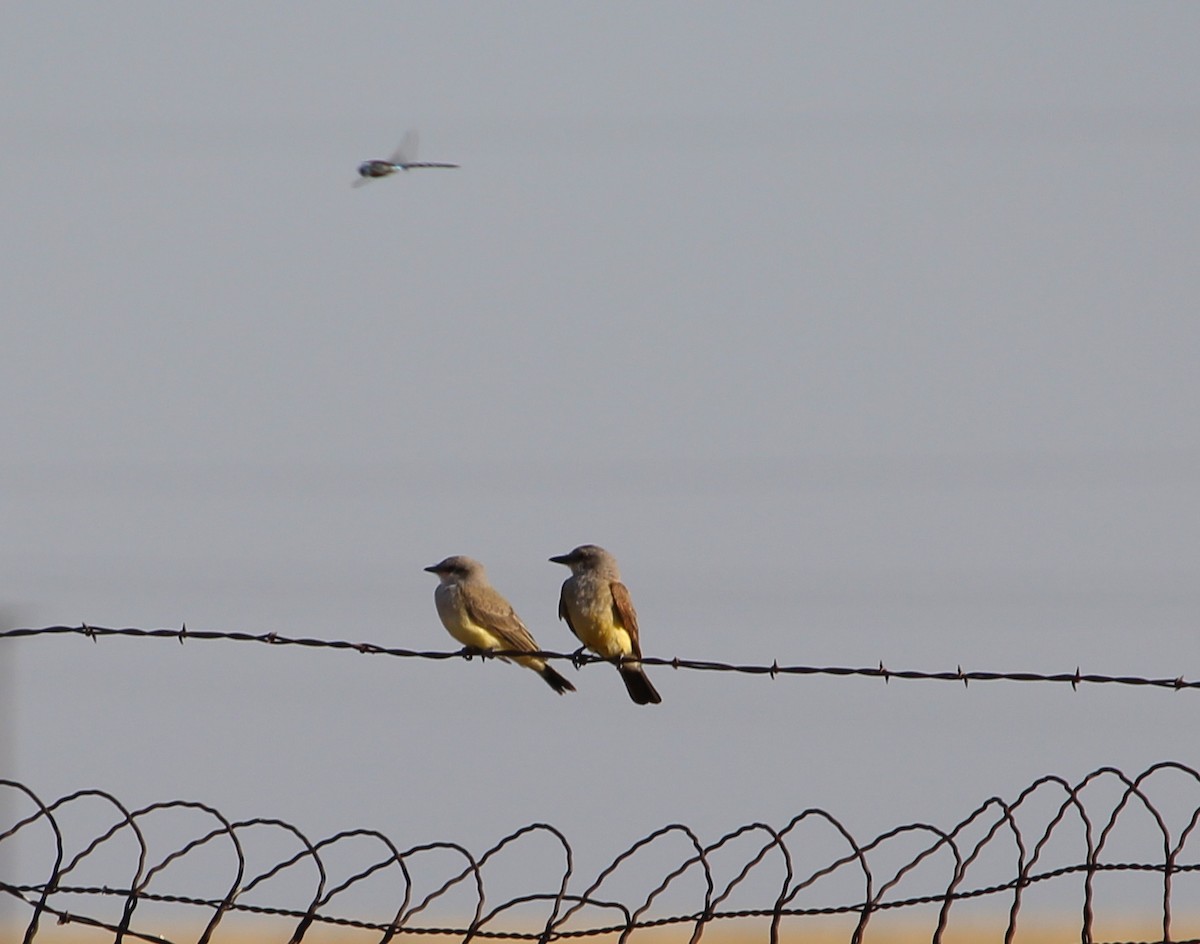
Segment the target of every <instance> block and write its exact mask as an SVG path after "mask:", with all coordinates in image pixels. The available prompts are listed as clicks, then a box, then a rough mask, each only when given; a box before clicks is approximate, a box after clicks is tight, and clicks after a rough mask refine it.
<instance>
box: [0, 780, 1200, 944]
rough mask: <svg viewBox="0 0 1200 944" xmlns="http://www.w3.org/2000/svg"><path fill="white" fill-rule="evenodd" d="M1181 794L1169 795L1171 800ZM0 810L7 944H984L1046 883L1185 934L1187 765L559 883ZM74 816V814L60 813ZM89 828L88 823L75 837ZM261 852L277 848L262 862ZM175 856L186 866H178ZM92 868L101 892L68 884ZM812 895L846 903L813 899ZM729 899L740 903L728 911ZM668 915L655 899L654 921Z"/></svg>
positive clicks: (678, 830) (332, 843)
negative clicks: (237, 927)
mask: <svg viewBox="0 0 1200 944" xmlns="http://www.w3.org/2000/svg"><path fill="white" fill-rule="evenodd" d="M1181 788H1182V789H1181ZM1181 795H1186V796H1187V797H1189V799H1187V801H1186V802H1185V803H1183V804H1180V803H1179V802H1178V798H1179V797H1180V796H1181ZM0 801H3V802H0V811H3V810H10V811H12V813H11V819H10V820H8V821H4V820H0V827H2V828H0V854H2V853H3V852H4V848H5V846H6V845H9V846H11V845H13V844H15V843H16V842H17V841H22V842H23V843H24V844H25V846H26V847H28V848H29V849H31V850H32V852H30V853H29V854H27V855H25V856H24V859H25V860H26V861H28V862H29V863H30V864H29V865H27V866H23V867H22V868H23V869H27V870H28V871H30V872H37V873H38V874H37V875H17V874H15V869H16V866H15V865H10V866H8V867H7V868H6V871H7V873H8V874H4V875H0V894H2V895H3V896H5V897H7V898H9V899H10V900H11V901H13V902H16V903H19V904H18V907H20V908H21V909H22V911H23V913H24V915H25V917H23V918H22V924H21V927H22V928H23V932H22V933H23V937H22V940H23V942H24V944H33V942H35V941H36V940H37V939H38V936H39V932H40V931H44V929H45V928H47V927H51V928H53V927H54V926H55V925H57V924H68V925H72V926H74V927H76V928H80V927H84V928H90V929H95V930H96V931H97V932H103V933H105V934H106V935H110V936H111V939H113V940H115V941H116V942H118V944H121V942H123V941H154V942H160V944H161V942H169V944H184V942H185V941H195V942H197V944H208V942H209V941H211V940H213V938H214V935H215V934H216V932H217V929H218V927H219V926H220V925H221V924H222V922H223V921H225V922H227V926H228V925H229V924H231V923H236V921H237V920H238V919H239V918H251V917H252V918H254V919H256V920H261V921H266V922H267V923H265V924H261V925H257V926H256V927H257V928H258V930H257V932H256V934H255V935H254V938H253V939H254V940H256V941H263V942H268V941H271V942H274V941H278V942H280V944H282V942H285V941H286V942H289V944H299V942H301V941H304V940H305V939H306V938H308V939H309V940H310V941H311V940H313V939H315V938H318V937H319V938H320V939H321V940H329V939H330V934H331V933H332V932H334V931H336V932H337V933H340V934H352V935H355V936H354V937H353V938H352V939H354V940H372V941H379V942H381V944H386V942H389V941H392V940H395V939H397V938H412V937H415V936H421V937H424V938H434V939H451V940H460V941H464V942H465V941H473V940H500V941H546V942H549V941H570V940H576V939H592V938H608V939H616V940H619V941H626V940H628V939H630V937H631V936H633V935H635V934H637V936H638V937H639V939H640V937H641V934H639V933H638V932H644V931H648V930H649V929H656V928H657V929H667V930H669V931H671V930H673V931H674V934H673V935H672V937H671V939H674V940H684V939H685V938H686V939H687V940H688V941H690V942H692V944H695V942H697V941H699V940H700V939H701V937H702V936H703V935H704V933H705V932H706V930H708V929H710V928H713V927H714V926H721V927H722V929H725V928H728V929H730V930H733V929H738V930H739V931H740V932H741V934H740V936H739V939H740V940H770V941H772V942H778V941H780V940H786V939H791V938H799V937H800V936H804V937H805V938H806V939H813V934H811V933H810V932H811V931H812V930H813V929H815V928H817V927H824V928H829V927H830V924H829V922H834V923H835V924H836V926H837V927H838V928H839V929H841V936H840V937H839V938H837V939H839V940H847V941H851V942H853V944H860V942H862V941H863V940H864V936H865V935H866V933H867V929H868V926H869V925H870V924H871V922H872V921H875V922H876V923H878V922H879V921H880V920H887V916H888V915H900V916H903V917H905V918H911V919H912V921H911V922H910V924H909V928H910V930H911V929H912V928H913V927H920V929H921V931H920V933H921V935H922V937H923V938H924V939H928V940H932V941H934V942H935V944H938V942H942V941H944V940H945V939H946V938H947V937H948V936H950V935H952V929H954V928H956V923H957V924H962V923H963V921H966V922H967V923H968V924H969V925H970V926H971V927H972V928H975V929H977V927H978V926H977V921H978V916H977V914H976V913H975V912H973V911H971V910H970V909H971V908H972V907H974V906H975V905H977V904H979V903H986V904H988V905H990V907H991V913H992V914H993V915H999V919H998V921H997V923H996V925H995V927H994V930H993V931H992V932H991V933H990V934H988V935H987V936H986V938H984V939H987V940H995V941H999V940H1004V941H1005V942H1011V941H1018V940H1022V939H1024V938H1023V936H1022V935H1023V934H1024V933H1025V932H1027V931H1028V930H1029V928H1030V927H1032V926H1033V924H1032V923H1031V922H1032V919H1030V920H1026V918H1025V917H1024V915H1023V909H1025V906H1026V905H1027V903H1028V902H1029V901H1030V899H1031V897H1035V896H1036V895H1037V893H1038V892H1039V891H1040V890H1043V889H1052V890H1053V898H1054V900H1055V901H1058V902H1062V901H1069V900H1070V901H1074V902H1076V903H1077V909H1078V910H1077V911H1076V912H1075V917H1074V918H1073V919H1072V920H1073V925H1074V927H1073V929H1072V931H1071V939H1074V940H1079V941H1083V942H1084V944H1092V942H1096V941H1102V940H1105V938H1104V937H1103V932H1104V931H1105V930H1107V929H1108V928H1110V927H1117V926H1119V925H1117V924H1112V923H1111V922H1112V921H1113V917H1112V911H1113V910H1114V909H1116V908H1118V907H1119V911H1120V914H1121V915H1124V916H1127V915H1129V914H1130V913H1138V914H1141V915H1143V916H1146V915H1150V916H1151V917H1150V918H1149V920H1148V921H1147V922H1146V923H1145V924H1144V925H1143V927H1142V928H1141V930H1140V936H1139V937H1138V938H1137V939H1138V940H1142V941H1161V942H1168V941H1170V942H1183V941H1190V942H1193V944H1194V942H1196V941H1197V940H1198V939H1200V920H1198V919H1200V913H1197V912H1195V911H1193V912H1192V913H1191V914H1190V915H1188V914H1181V915H1178V916H1177V915H1176V914H1175V911H1176V908H1175V906H1176V904H1177V903H1182V904H1187V903H1190V907H1192V908H1195V905H1196V903H1197V902H1200V876H1198V875H1197V873H1198V872H1200V861H1198V859H1200V856H1198V855H1197V843H1196V842H1194V841H1192V840H1193V835H1194V833H1195V832H1196V825H1197V821H1198V820H1200V773H1197V771H1196V770H1194V769H1192V768H1191V767H1187V766H1185V765H1183V764H1179V763H1174V762H1164V763H1159V764H1155V765H1154V766H1152V767H1149V768H1148V769H1146V770H1145V771H1143V772H1141V773H1139V774H1137V775H1135V776H1127V775H1126V774H1124V773H1123V772H1121V771H1120V770H1117V769H1114V768H1109V767H1106V768H1100V769H1098V770H1095V771H1092V772H1091V773H1089V774H1087V775H1086V776H1084V777H1083V778H1082V779H1080V780H1078V781H1076V782H1074V783H1069V782H1068V781H1066V780H1065V779H1063V778H1061V777H1057V776H1046V777H1042V778H1040V779H1038V780H1036V781H1034V782H1033V783H1031V784H1030V785H1029V786H1028V787H1026V788H1025V789H1024V790H1022V791H1021V792H1020V793H1019V794H1018V795H1017V796H1016V797H1014V798H1013V799H1011V800H1002V799H1000V798H998V797H992V798H989V799H987V800H986V801H984V802H983V803H981V804H980V805H979V806H978V808H976V809H975V810H974V811H973V812H971V813H970V814H969V815H968V816H966V817H965V818H963V819H962V820H961V821H959V822H958V823H956V824H953V825H951V826H948V827H939V826H936V825H932V824H928V823H911V824H908V825H904V826H898V827H896V828H894V829H890V830H888V831H886V832H883V833H881V834H879V835H877V836H875V837H874V838H871V839H869V840H866V841H860V840H858V839H856V838H855V837H854V836H853V835H852V834H851V831H850V830H849V829H848V828H847V827H846V825H844V824H843V823H842V822H840V821H839V820H838V819H837V818H836V817H835V816H834V815H832V814H831V813H829V812H826V811H824V810H820V809H808V810H804V811H803V812H801V813H798V814H797V815H796V816H794V817H793V818H792V819H791V820H789V821H788V822H787V823H785V824H783V825H782V826H778V827H772V826H769V825H767V824H765V823H750V824H747V825H744V826H741V827H739V828H737V829H734V830H733V831H731V832H729V833H726V834H725V835H723V836H721V837H719V838H718V839H716V840H715V841H710V842H704V841H702V840H701V839H700V837H699V836H698V835H697V834H696V833H695V832H694V831H693V830H692V829H690V828H688V827H687V826H684V825H681V824H671V825H668V826H664V827H662V828H661V829H658V830H656V831H655V832H653V833H651V834H650V835H647V836H645V837H643V838H641V839H639V840H637V841H636V842H635V843H633V844H632V845H631V846H629V847H628V848H627V849H625V850H624V851H622V852H621V853H620V854H618V855H616V856H615V857H614V858H613V859H612V860H611V861H610V862H608V864H606V865H605V866H604V867H602V868H600V869H599V870H598V871H596V872H595V873H593V874H590V875H588V876H586V877H585V876H583V875H581V874H578V873H577V870H576V866H575V858H576V856H575V850H573V849H572V847H571V844H570V843H569V841H568V839H567V837H566V836H565V835H564V834H563V833H562V832H560V831H559V830H558V829H556V828H554V827H553V826H550V825H547V824H545V823H532V824H530V825H528V826H525V827H523V828H521V829H518V830H516V831H515V832H512V833H510V834H509V835H506V836H505V837H504V838H502V839H501V840H500V841H499V842H497V843H495V844H494V845H493V846H491V847H490V848H488V849H486V850H484V851H483V852H481V853H479V854H475V853H472V852H471V851H469V850H468V849H466V848H464V847H463V846H461V845H458V844H456V843H451V842H434V843H426V844H421V845H413V846H408V847H404V846H402V844H400V843H398V842H395V841H393V839H391V838H389V837H388V836H386V835H384V834H383V833H382V832H378V831H375V830H370V829H356V830H349V831H344V832H339V833H336V834H334V835H331V836H328V837H326V838H323V839H312V838H310V837H309V836H307V835H305V834H304V833H303V832H302V831H301V830H300V829H299V828H297V827H296V826H295V825H293V824H291V823H288V822H285V821H283V820H280V819H273V818H255V819H245V820H237V821H235V820H231V819H229V818H227V817H226V816H224V815H223V814H222V813H221V812H220V811H219V810H217V809H214V808H212V807H210V806H207V805H205V804H203V803H199V802H194V801H186V800H171V801H166V802H160V803H153V804H150V805H148V806H144V807H142V808H140V809H133V810H131V809H128V808H127V807H126V806H124V805H123V804H122V803H121V801H120V800H119V799H117V798H116V797H115V796H113V795H111V794H109V793H106V792H104V791H103V790H81V791H78V792H76V793H72V794H70V795H68V796H63V797H60V798H58V799H55V800H52V801H47V800H44V799H42V798H40V797H38V796H37V795H36V794H35V793H34V792H33V791H32V790H31V789H29V788H28V787H27V786H25V785H23V784H21V783H18V782H15V781H11V780H0ZM18 808H20V809H18ZM82 808H86V812H87V813H88V814H89V815H87V816H86V817H85V816H81V815H80V813H81V812H82ZM101 814H102V815H101ZM97 820H102V821H103V822H104V823H106V824H107V825H102V826H95V825H93V826H92V827H91V828H90V829H85V828H83V827H82V825H81V824H82V823H84V822H91V823H93V824H95V823H96V821H97ZM1123 824H1124V825H1123ZM1131 829H1132V830H1133V831H1134V832H1136V833H1137V834H1138V835H1139V836H1140V837H1142V838H1143V839H1145V838H1146V837H1147V836H1149V841H1147V842H1143V843H1141V846H1142V848H1143V849H1144V850H1145V851H1146V852H1149V851H1150V850H1153V854H1152V855H1151V854H1147V855H1144V856H1143V857H1141V858H1136V859H1127V858H1121V857H1120V856H1119V854H1118V853H1117V852H1116V849H1117V847H1120V846H1123V845H1125V843H1124V842H1123V840H1122V833H1127V832H1129V831H1130V830H1131ZM168 837H169V838H168ZM265 840H271V841H265ZM1189 843H1190V845H1189ZM281 846H284V847H286V850H285V851H283V852H279V851H278V850H279V848H280V847H281ZM264 848H273V849H275V850H276V851H275V853H274V855H273V857H272V858H264V855H263V850H264ZM516 850H519V851H520V852H521V853H522V854H523V855H528V856H529V857H531V858H534V859H537V860H539V862H540V863H541V865H542V866H543V867H540V868H537V869H531V870H529V871H528V873H527V874H528V875H530V876H532V875H534V874H542V875H544V876H545V875H548V876H549V877H548V878H543V880H542V881H543V883H544V884H542V885H541V887H531V888H528V889H527V890H519V891H517V892H516V893H510V894H506V895H505V896H503V900H496V898H495V897H494V896H493V894H490V893H489V889H490V888H492V887H493V886H495V885H497V884H499V885H501V886H503V885H504V884H505V883H506V882H507V883H509V884H511V880H512V872H513V871H514V870H513V869H512V868H511V867H510V865H511V862H509V864H507V865H506V860H505V856H506V855H507V854H509V853H512V852H514V851H516ZM654 851H657V852H658V853H661V854H660V855H659V856H658V860H657V861H658V862H659V864H660V866H662V870H661V872H659V873H656V874H657V875H660V876H661V877H660V878H656V879H654V880H652V881H651V882H649V883H646V884H645V885H643V886H642V887H641V891H638V892H636V893H630V892H628V890H626V892H625V893H624V894H621V893H620V892H619V891H618V887H619V886H620V885H621V883H620V882H619V879H618V876H619V873H621V871H622V869H623V868H624V867H626V866H627V865H628V864H629V863H631V862H632V861H633V860H635V859H641V860H643V861H644V860H645V859H646V857H647V855H648V854H650V853H651V852H654ZM189 860H191V861H192V862H193V863H194V864H196V865H198V866H199V867H198V868H195V869H193V870H191V871H190V872H189V871H188V870H187V869H186V868H185V865H186V863H188V862H189ZM3 861H13V859H12V857H8V859H7V860H6V859H4V858H0V862H3ZM547 862H548V863H549V868H550V871H549V872H548V871H547V869H546V868H545V867H544V866H546V863H547ZM219 863H220V865H219ZM664 863H665V865H664ZM89 869H90V872H89ZM96 872H99V873H100V874H103V875H105V876H108V877H109V880H108V881H107V882H105V883H95V882H89V881H88V880H87V877H88V875H89V874H90V873H96ZM1118 874H1132V875H1136V876H1138V877H1139V881H1138V882H1136V883H1134V886H1135V889H1136V891H1137V892H1138V897H1136V898H1135V899H1134V900H1129V899H1128V896H1127V894H1126V895H1125V896H1124V897H1123V898H1122V903H1121V904H1120V905H1119V906H1117V905H1113V904H1110V902H1111V901H1112V900H1113V899H1114V896H1113V895H1112V894H1111V888H1108V887H1105V886H1104V883H1105V882H1107V881H1110V880H1111V879H1110V876H1115V875H1118ZM180 875H191V876H193V880H194V881H195V883H196V885H197V886H199V885H201V884H204V885H206V886H207V887H209V888H210V889H212V888H214V887H215V889H216V890H215V891H212V890H210V891H209V892H208V893H207V894H192V895H189V894H186V893H184V892H183V891H182V890H181V889H179V888H178V887H177V885H178V884H179V878H178V876H180ZM997 876H1000V877H999V879H998V880H997ZM201 877H203V882H202V881H201ZM285 877H286V878H288V879H289V881H286V882H285V881H282V879H284V878H285ZM214 878H215V881H216V883H217V884H216V885H215V886H214V884H213V882H214ZM529 881H530V882H533V881H534V880H533V879H530V880H529ZM627 884H628V883H626V885H627ZM367 885H369V886H370V889H371V894H370V896H369V898H370V903H369V904H367V905H361V906H360V907H359V908H358V909H357V910H358V912H359V913H358V915H357V916H356V915H355V914H354V913H353V912H352V911H350V904H349V903H350V902H351V901H352V900H357V899H355V896H354V892H355V890H356V889H358V890H361V889H362V887H364V886H367ZM832 888H845V889H852V890H851V891H849V892H848V894H847V896H846V898H845V899H844V900H843V901H842V902H841V903H835V904H831V903H829V899H828V897H827V896H828V895H829V893H830V889H832ZM284 889H288V890H289V892H288V894H286V895H285V894H284V893H283V890H284ZM647 889H648V890H647ZM746 889H752V890H753V893H754V895H755V896H757V900H756V902H746V901H743V900H742V899H744V898H745V897H746V896H745V894H743V892H744V890H746ZM1127 891H1128V890H1127ZM360 897H361V896H360ZM814 897H815V898H816V899H817V901H816V902H814V903H809V899H811V898H814ZM668 901H670V902H673V903H676V907H674V908H671V909H666V910H665V911H664V904H665V903H666V902H668ZM679 902H684V904H683V906H682V907H680V906H679V904H678V903H679ZM1030 910H1033V907H1032V906H1031V909H1030ZM1180 910H1182V909H1180ZM445 915H457V916H458V917H457V920H455V919H454V918H449V919H447V918H446V917H444V916H445ZM230 916H234V917H233V918H232V920H231V918H230ZM960 916H962V920H960ZM1189 920H1190V921H1191V922H1192V923H1191V925H1190V926H1185V925H1187V922H1188V921H1189ZM820 922H824V924H820ZM181 928H190V929H191V930H188V931H180V930H179V929H181ZM1030 933H1032V932H1030ZM1189 935H1190V936H1189ZM45 937H47V938H48V937H49V934H46V935H45ZM76 939H78V938H76ZM659 939H661V937H660V938H659ZM823 939H828V938H827V937H826V938H823ZM876 939H879V938H878V937H877V938H876ZM958 939H961V938H958ZM1109 939H1110V940H1111V939H1112V938H1109ZM1126 939H1127V940H1128V939H1129V938H1126ZM1039 940H1044V938H1039Z"/></svg>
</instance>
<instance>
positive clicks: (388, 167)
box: [354, 131, 459, 187]
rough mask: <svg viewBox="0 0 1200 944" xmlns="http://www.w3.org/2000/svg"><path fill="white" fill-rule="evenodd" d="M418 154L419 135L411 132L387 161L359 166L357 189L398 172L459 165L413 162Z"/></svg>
mask: <svg viewBox="0 0 1200 944" xmlns="http://www.w3.org/2000/svg"><path fill="white" fill-rule="evenodd" d="M416 154H417V133H416V132H415V131H410V132H408V134H406V135H405V136H404V142H403V143H402V144H401V145H400V147H398V148H396V152H395V153H394V154H393V155H392V156H391V157H389V158H388V159H387V160H386V161H380V160H375V161H363V162H362V163H361V164H359V165H358V180H356V181H354V186H355V187H361V186H362V185H363V184H366V183H370V182H371V181H372V180H374V179H376V178H377V177H389V176H391V175H392V174H394V173H396V171H398V170H403V171H409V170H415V169H418V168H422V167H444V168H455V167H458V166H459V165H458V164H443V163H439V162H436V161H417V160H413V158H414V157H416Z"/></svg>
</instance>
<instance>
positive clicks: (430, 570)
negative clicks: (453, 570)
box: [421, 564, 438, 574]
mask: <svg viewBox="0 0 1200 944" xmlns="http://www.w3.org/2000/svg"><path fill="white" fill-rule="evenodd" d="M421 569H422V570H424V571H426V572H427V573H430V574H436V573H437V572H438V569H437V564H434V565H433V566H432V567H422V568H421Z"/></svg>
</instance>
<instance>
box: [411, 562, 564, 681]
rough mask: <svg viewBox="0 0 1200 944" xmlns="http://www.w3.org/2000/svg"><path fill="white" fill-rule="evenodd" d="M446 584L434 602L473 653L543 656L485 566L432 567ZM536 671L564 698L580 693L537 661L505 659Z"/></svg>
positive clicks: (454, 633) (451, 564)
mask: <svg viewBox="0 0 1200 944" xmlns="http://www.w3.org/2000/svg"><path fill="white" fill-rule="evenodd" d="M425 569H426V570H427V571H429V572H430V573H431V574H436V575H437V578H438V580H439V581H440V582H439V583H438V585H437V588H436V589H435V590H434V591H433V602H434V603H435V604H436V605H437V611H438V616H439V617H441V620H442V625H443V626H445V627H446V630H447V631H448V632H449V633H450V635H451V636H453V637H454V638H455V639H457V640H458V641H459V642H460V643H462V644H463V646H465V647H466V648H468V649H479V650H494V649H510V650H517V651H522V652H537V651H538V644H537V643H536V642H534V640H533V636H531V635H530V634H529V630H528V629H526V628H525V624H524V623H522V622H521V618H520V617H519V616H517V614H516V612H515V611H514V610H513V608H512V606H511V605H510V604H509V602H508V601H507V600H506V599H504V597H502V596H501V595H500V593H499V591H498V590H496V588H495V587H493V586H492V585H491V584H490V583H488V578H487V571H485V570H484V569H483V564H481V563H479V561H477V560H472V559H471V558H469V557H460V556H455V557H447V558H446V559H445V560H444V561H442V562H441V563H438V564H434V565H433V566H432V567H426V568H425ZM502 658H505V659H506V660H507V661H515V662H517V663H519V664H521V665H523V666H525V667H526V668H528V669H533V671H535V672H537V674H538V675H540V676H541V677H542V678H543V679H545V680H546V684H547V685H549V686H550V687H551V688H552V689H554V690H555V691H556V692H558V693H559V694H560V695H561V694H562V693H563V692H573V691H575V686H574V685H572V684H571V683H570V682H568V681H567V680H566V679H565V678H563V677H562V676H561V675H559V674H558V673H557V672H556V671H554V669H552V668H551V667H550V666H548V665H547V664H546V660H545V659H539V658H538V657H537V656H512V657H508V656H504V657H502Z"/></svg>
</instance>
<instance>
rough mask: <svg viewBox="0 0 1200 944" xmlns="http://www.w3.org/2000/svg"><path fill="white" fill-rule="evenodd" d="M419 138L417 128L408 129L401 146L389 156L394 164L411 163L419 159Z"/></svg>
mask: <svg viewBox="0 0 1200 944" xmlns="http://www.w3.org/2000/svg"><path fill="white" fill-rule="evenodd" d="M418 143H419V139H418V137H417V132H416V131H415V130H411V131H406V132H405V133H404V138H403V140H402V141H401V142H400V146H399V147H398V148H396V152H395V153H394V154H393V155H392V156H391V157H390V158H389V160H390V161H391V162H392V163H393V164H411V163H412V162H413V161H415V160H416V159H417V144H418Z"/></svg>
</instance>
